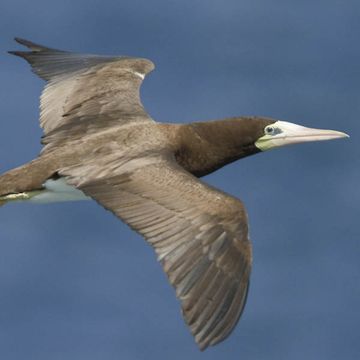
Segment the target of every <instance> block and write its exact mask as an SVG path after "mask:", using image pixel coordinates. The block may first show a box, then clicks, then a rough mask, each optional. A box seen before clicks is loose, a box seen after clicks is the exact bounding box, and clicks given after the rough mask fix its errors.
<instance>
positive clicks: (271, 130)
mask: <svg viewBox="0 0 360 360" xmlns="http://www.w3.org/2000/svg"><path fill="white" fill-rule="evenodd" d="M274 132H275V128H274V127H273V126H268V127H266V128H265V134H267V135H272V134H274Z"/></svg>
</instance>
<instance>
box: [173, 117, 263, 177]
mask: <svg viewBox="0 0 360 360" xmlns="http://www.w3.org/2000/svg"><path fill="white" fill-rule="evenodd" d="M258 128H259V129H258ZM259 131H260V126H259V125H258V124H257V119H256V118H249V117H243V118H231V119H224V120H217V121H210V122H195V123H191V124H186V125H180V126H179V127H178V128H177V135H178V136H177V138H178V141H177V142H176V143H177V144H176V149H175V156H176V160H177V162H178V163H179V164H180V165H181V166H182V167H184V168H185V169H186V170H187V171H189V172H191V173H192V174H194V175H195V176H198V177H201V176H204V175H207V174H209V173H211V172H213V171H215V170H217V169H219V168H221V167H223V166H224V165H227V164H229V163H231V162H233V161H235V160H238V159H241V158H243V157H246V156H250V155H253V154H256V153H258V152H260V150H259V149H258V148H257V147H256V146H255V145H254V143H255V141H256V139H257V138H258V137H259V136H260V135H259V134H260V132H259ZM261 131H263V124H261Z"/></svg>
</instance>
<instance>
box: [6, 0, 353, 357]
mask: <svg viewBox="0 0 360 360" xmlns="http://www.w3.org/2000/svg"><path fill="white" fill-rule="evenodd" d="M0 33H1V37H0V52H1V54H0V79H1V81H0V94H1V96H0V109H1V121H0V138H1V141H0V171H1V172H4V171H6V170H9V169H10V168H13V167H15V166H18V165H21V164H23V163H25V162H27V161H29V160H31V159H32V158H34V157H35V156H36V155H37V154H38V153H39V151H40V149H41V147H40V136H41V129H40V128H39V125H38V106H39V105H38V98H39V95H40V92H41V89H42V86H43V82H42V81H41V80H40V79H39V78H37V77H35V75H34V74H32V73H31V72H30V69H29V66H28V65H27V64H26V63H25V62H23V61H21V59H19V58H15V57H12V56H10V55H8V54H6V51H7V50H16V49H19V48H20V47H19V46H18V45H17V44H15V43H14V41H13V37H14V36H19V37H24V38H27V39H30V40H32V41H35V42H39V43H42V44H45V45H48V46H50V47H55V48H60V49H65V50H74V51H77V52H85V53H98V54H122V55H132V56H141V57H146V58H149V59H151V60H152V61H154V62H155V64H156V66H157V68H156V71H154V72H153V73H152V74H150V75H149V76H148V77H147V79H146V81H145V83H144V84H143V87H142V99H143V103H144V105H145V107H146V108H147V110H148V111H149V113H150V114H151V115H152V116H153V118H155V119H157V120H159V121H163V122H191V121H196V120H207V119H217V118H222V117H228V116H234V115H263V116H270V117H273V118H277V119H281V120H286V121H291V122H296V123H299V124H302V125H305V126H310V127H319V128H329V129H336V130H340V131H345V132H347V133H349V134H350V136H351V137H350V139H347V140H339V141H331V142H323V143H314V144H304V145H298V146H294V147H288V148H284V149H280V150H275V151H273V152H269V153H266V154H260V155H257V156H254V157H250V158H248V159H244V160H241V161H239V162H237V163H234V164H232V165H229V166H227V167H225V168H223V169H221V170H220V171H218V172H217V173H215V174H213V175H211V176H207V177H206V178H205V180H206V181H208V182H209V183H211V184H213V185H214V186H217V187H219V188H221V189H224V190H226V191H227V192H229V193H230V194H233V195H235V196H237V197H239V198H241V199H242V200H243V201H244V202H245V204H246V206H247V209H248V212H249V217H250V231H251V238H252V240H253V250H254V264H253V273H252V279H251V287H250V294H249V297H248V302H247V306H246V309H245V312H244V314H243V316H242V319H241V320H240V322H239V324H238V326H237V328H236V330H235V331H234V333H233V334H232V335H231V337H230V338H229V339H228V340H226V341H225V342H223V343H221V344H220V345H218V346H216V347H214V348H210V349H208V350H207V351H205V352H204V353H201V352H200V351H199V350H198V349H197V347H196V345H195V343H194V341H193V339H192V337H191V335H190V333H189V331H188V330H187V328H186V326H185V324H184V322H183V320H182V318H181V315H180V307H179V303H178V301H177V300H176V298H175V295H174V291H173V289H172V288H171V286H170V285H169V284H168V282H167V281H166V277H165V275H164V274H163V272H162V270H161V268H160V265H159V264H158V263H157V262H156V260H155V255H154V253H153V251H152V249H151V248H150V247H149V246H147V245H146V244H145V242H144V241H143V239H142V238H141V237H140V236H138V235H137V234H136V233H134V232H132V231H130V230H129V229H128V228H127V226H126V225H124V224H122V223H121V222H120V221H118V220H117V219H116V218H115V217H114V216H112V215H111V214H110V213H108V212H106V211H105V210H103V209H102V208H101V207H100V206H98V205H96V204H95V203H93V202H79V203H63V204H52V205H42V206H39V205H38V206H35V205H27V204H13V205H8V206H5V207H3V208H0V358H1V359H6V360H13V359H14V360H15V359H16V360H18V359H29V360H30V359H36V360H48V359H51V360H56V359H59V360H60V359H61V360H63V359H67V360H75V359H76V360H79V359H86V360H100V359H102V360H103V359H106V360H113V359H114V360H115V359H139V360H140V359H173V360H176V359H192V360H195V359H219V358H220V359H257V360H261V359H268V360H269V359H277V360H278V359H292V360H296V359H299V360H302V359H317V360H319V359H326V360H331V359H359V358H360V333H359V323H360V310H359V303H360V262H359V258H360V243H359V210H360V206H359V203H360V190H359V176H360V167H359V165H360V157H359V141H360V140H359V130H360V125H359V117H360V101H359V100H360V97H359V80H360V67H359V66H360V50H359V35H360V2H359V1H357V0H347V1H339V0H315V1H308V0H303V1H285V0H273V1H269V0H242V1H237V0H230V1H224V0H208V1H196V0H183V1H169V0H166V1H165V0H153V1H136V0H122V1H116V0H109V1H100V0H86V1H85V0H78V1H70V0H63V1H58V2H55V1H45V0H42V1H41V0H33V1H31V2H29V1H25V0H24V1H20V0H11V1H10V0H2V1H1V3H0Z"/></svg>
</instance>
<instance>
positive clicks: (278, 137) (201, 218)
mask: <svg viewBox="0 0 360 360" xmlns="http://www.w3.org/2000/svg"><path fill="white" fill-rule="evenodd" d="M16 41H17V42H18V43H20V44H22V45H24V46H26V47H28V48H29V49H30V51H28V52H23V51H11V52H10V53H11V54H14V55H17V56H20V57H22V58H24V59H25V60H26V61H28V62H29V63H30V65H31V66H32V70H33V71H34V72H35V73H36V74H37V75H39V76H40V77H41V78H43V79H44V80H45V81H46V85H45V88H44V90H43V92H42V95H41V105H40V109H41V112H40V124H41V127H42V128H43V130H44V136H43V139H42V143H43V145H44V147H43V149H42V151H41V153H40V155H39V157H37V158H36V159H34V160H33V161H31V162H29V163H27V164H25V165H23V166H20V167H18V168H16V169H13V170H11V171H9V172H7V173H5V174H3V175H2V176H0V202H1V203H2V204H4V203H7V202H10V201H19V200H22V201H25V200H26V201H32V202H49V201H68V200H81V199H90V198H91V199H94V200H95V201H97V202H98V203H99V204H100V205H102V206H103V207H104V208H105V209H107V210H110V211H111V212H112V213H114V214H115V215H116V216H117V217H118V218H119V219H121V220H122V221H123V222H125V223H126V224H128V225H129V226H130V227H131V228H132V229H134V230H135V231H137V232H138V233H139V234H141V235H142V236H143V237H144V238H145V239H146V240H147V241H148V242H149V244H150V245H151V246H152V247H153V248H154V250H155V252H156V254H157V256H158V260H159V261H160V263H161V265H162V266H163V268H164V271H165V272H166V274H167V276H168V278H169V281H170V283H171V284H172V286H173V287H174V288H175V291H176V295H177V297H178V299H179V300H180V301H181V307H182V313H183V316H184V319H185V321H186V323H187V325H188V326H189V328H190V331H191V333H192V334H193V336H194V337H195V341H196V342H197V344H198V345H199V347H200V349H205V348H206V347H207V346H209V345H215V344H217V343H219V342H220V341H222V340H224V339H225V338H226V337H227V336H228V335H229V334H230V333H231V331H232V330H233V329H234V327H235V325H236V323H237V322H238V320H239V318H240V315H241V313H242V311H243V309H244V305H245V302H246V296H247V292H248V289H249V276H250V271H251V263H252V253H251V244H250V241H249V235H248V219H247V214H246V211H245V208H244V205H243V204H242V202H241V201H240V200H238V199H236V198H234V197H232V196H230V195H228V194H226V193H225V192H223V191H221V190H218V189H216V188H214V187H212V186H210V185H208V184H206V183H205V182H203V181H201V180H200V179H199V178H200V177H202V176H204V175H206V174H209V173H211V172H213V171H215V170H217V169H219V168H221V167H223V166H224V165H226V164H229V163H231V162H233V161H235V160H238V159H241V158H243V157H246V156H249V155H253V154H256V153H259V152H261V151H266V150H269V149H273V148H276V147H281V146H284V145H288V144H294V143H301V142H307V141H320V140H331V139H336V138H341V137H347V135H346V134H345V133H342V132H338V131H332V130H319V129H311V128H306V127H303V126H300V125H296V124H293V123H289V122H285V121H278V120H274V119H270V118H264V117H244V116H243V117H234V118H228V119H222V120H216V121H208V122H194V123H190V124H166V123H165V124H164V123H158V122H155V121H154V120H153V119H152V118H151V117H150V116H149V114H148V113H147V112H146V111H145V109H144V107H143V105H142V103H141V101H140V95H139V91H140V86H141V83H142V82H143V80H144V78H145V76H146V75H147V74H148V73H149V72H150V71H152V70H153V69H154V64H153V63H152V62H151V61H149V60H147V59H141V58H133V57H127V56H121V57H107V56H98V55H81V54H76V53H71V52H66V51H60V50H55V49H51V48H48V47H45V46H41V45H38V44H34V43H32V42H30V41H27V40H23V39H18V38H17V39H16Z"/></svg>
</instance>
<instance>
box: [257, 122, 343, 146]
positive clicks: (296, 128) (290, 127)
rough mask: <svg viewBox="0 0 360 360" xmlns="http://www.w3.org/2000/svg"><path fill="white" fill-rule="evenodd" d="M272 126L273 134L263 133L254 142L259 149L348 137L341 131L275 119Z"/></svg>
mask: <svg viewBox="0 0 360 360" xmlns="http://www.w3.org/2000/svg"><path fill="white" fill-rule="evenodd" d="M273 126H274V128H275V134H274V135H271V134H268V135H264V136H263V137H261V138H259V139H258V140H257V142H256V143H255V145H256V146H257V147H258V148H259V149H261V150H263V151H264V150H269V149H273V148H276V147H280V146H285V145H291V144H299V143H303V142H310V141H324V140H333V139H339V138H344V137H349V135H347V134H345V133H343V132H341V131H335V130H323V129H312V128H308V127H305V126H300V125H297V124H293V123H289V122H286V121H276V122H275V123H274V124H273Z"/></svg>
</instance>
